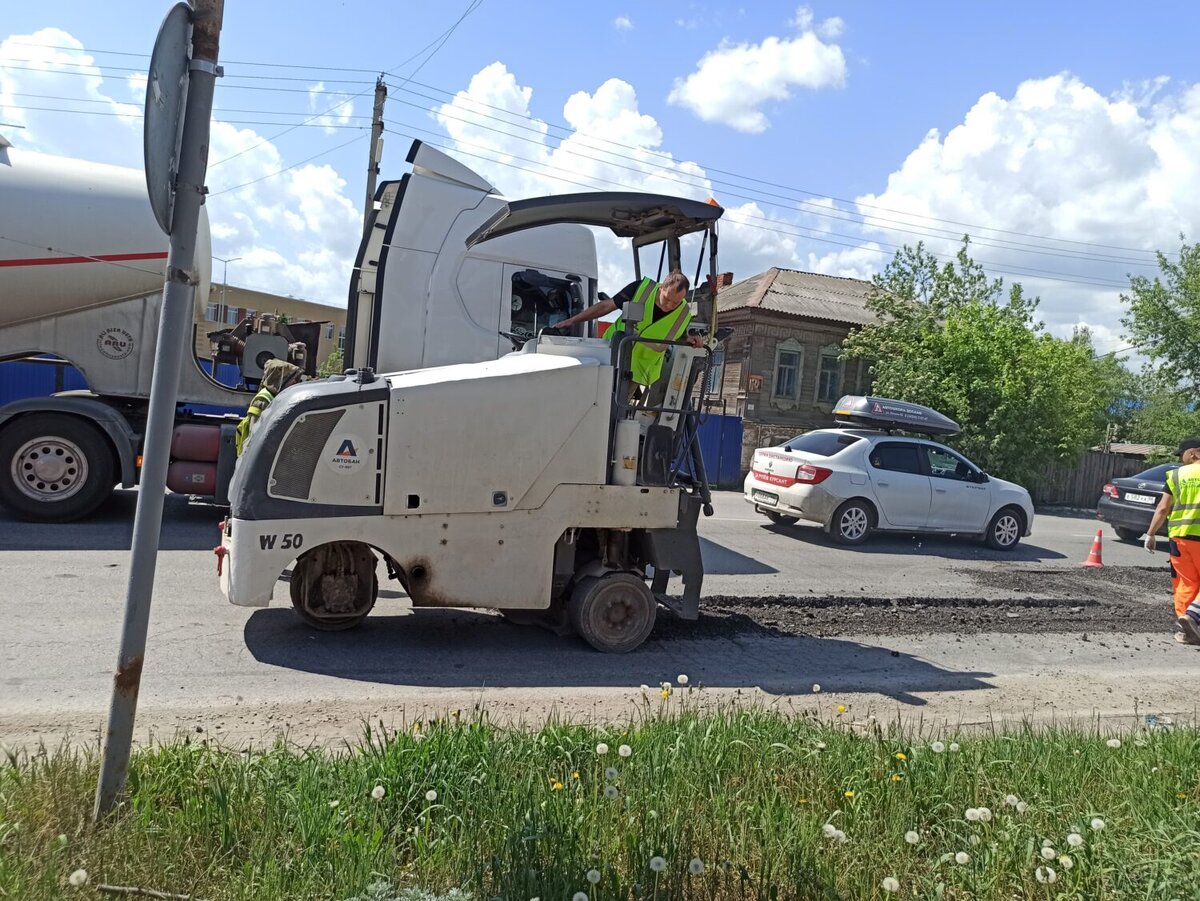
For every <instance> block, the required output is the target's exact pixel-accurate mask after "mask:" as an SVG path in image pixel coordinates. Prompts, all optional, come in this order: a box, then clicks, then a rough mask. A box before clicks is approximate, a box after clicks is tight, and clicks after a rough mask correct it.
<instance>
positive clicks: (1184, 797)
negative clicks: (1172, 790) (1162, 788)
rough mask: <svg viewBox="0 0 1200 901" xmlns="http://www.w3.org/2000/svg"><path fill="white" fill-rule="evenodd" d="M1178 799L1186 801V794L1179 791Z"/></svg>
mask: <svg viewBox="0 0 1200 901" xmlns="http://www.w3.org/2000/svg"><path fill="white" fill-rule="evenodd" d="M1179 800H1180V801H1186V800H1187V795H1186V794H1184V793H1183V792H1180V793H1179Z"/></svg>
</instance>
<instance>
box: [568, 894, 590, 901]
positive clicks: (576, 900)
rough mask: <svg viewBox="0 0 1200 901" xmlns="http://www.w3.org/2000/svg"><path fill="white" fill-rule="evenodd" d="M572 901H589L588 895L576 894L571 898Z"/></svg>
mask: <svg viewBox="0 0 1200 901" xmlns="http://www.w3.org/2000/svg"><path fill="white" fill-rule="evenodd" d="M571 901H588V893H587V892H576V893H575V894H573V895H572V896H571Z"/></svg>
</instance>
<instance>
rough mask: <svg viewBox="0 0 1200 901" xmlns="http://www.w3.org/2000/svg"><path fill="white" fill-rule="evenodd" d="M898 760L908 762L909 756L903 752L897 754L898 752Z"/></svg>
mask: <svg viewBox="0 0 1200 901" xmlns="http://www.w3.org/2000/svg"><path fill="white" fill-rule="evenodd" d="M896 759H897V760H908V755H907V754H905V753H904V752H903V751H897V752H896Z"/></svg>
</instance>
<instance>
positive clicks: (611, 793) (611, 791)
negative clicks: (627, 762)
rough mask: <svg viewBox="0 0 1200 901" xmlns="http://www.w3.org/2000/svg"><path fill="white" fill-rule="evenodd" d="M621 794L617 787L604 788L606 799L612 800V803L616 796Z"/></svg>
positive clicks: (607, 786)
mask: <svg viewBox="0 0 1200 901" xmlns="http://www.w3.org/2000/svg"><path fill="white" fill-rule="evenodd" d="M620 793H621V792H620V790H618V788H617V787H616V786H615V785H606V786H604V797H606V798H608V800H610V801H611V800H613V799H614V798H616V796H617V795H619V794H620Z"/></svg>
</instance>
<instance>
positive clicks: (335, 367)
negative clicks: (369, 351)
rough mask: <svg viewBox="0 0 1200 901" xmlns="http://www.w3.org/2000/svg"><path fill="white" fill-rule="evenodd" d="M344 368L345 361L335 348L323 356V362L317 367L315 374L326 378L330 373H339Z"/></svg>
mask: <svg viewBox="0 0 1200 901" xmlns="http://www.w3.org/2000/svg"><path fill="white" fill-rule="evenodd" d="M345 369H346V361H345V358H344V357H343V356H342V352H341V351H340V350H335V351H334V352H333V353H331V354H330V355H329V356H327V357H326V358H325V362H324V363H322V364H321V365H320V366H318V367H317V375H319V376H320V377H321V378H323V379H324V378H328V377H329V376H331V375H341V374H342V373H343V372H344V371H345Z"/></svg>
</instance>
